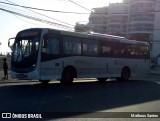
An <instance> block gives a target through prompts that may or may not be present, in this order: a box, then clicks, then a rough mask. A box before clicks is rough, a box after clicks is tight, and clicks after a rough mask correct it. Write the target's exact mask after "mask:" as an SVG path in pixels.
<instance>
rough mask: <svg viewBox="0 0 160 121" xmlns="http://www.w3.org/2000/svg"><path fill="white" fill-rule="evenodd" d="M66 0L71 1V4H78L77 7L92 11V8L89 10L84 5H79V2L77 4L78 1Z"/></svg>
mask: <svg viewBox="0 0 160 121" xmlns="http://www.w3.org/2000/svg"><path fill="white" fill-rule="evenodd" d="M68 1H69V2H71V3H73V4H75V5H77V6H79V7H81V8H84V9H85V10H87V11H90V12H93V11H92V10H90V9H88V8H86V7H84V6H82V5H80V4H78V3H76V2H74V1H72V0H68Z"/></svg>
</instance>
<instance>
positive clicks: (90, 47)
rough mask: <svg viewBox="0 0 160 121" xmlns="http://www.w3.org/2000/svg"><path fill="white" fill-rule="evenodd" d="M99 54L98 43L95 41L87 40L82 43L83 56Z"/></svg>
mask: <svg viewBox="0 0 160 121" xmlns="http://www.w3.org/2000/svg"><path fill="white" fill-rule="evenodd" d="M98 53H99V50H98V41H96V40H87V41H86V42H83V54H84V55H90V56H97V55H98Z"/></svg>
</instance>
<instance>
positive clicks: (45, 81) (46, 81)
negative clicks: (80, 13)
mask: <svg viewBox="0 0 160 121" xmlns="http://www.w3.org/2000/svg"><path fill="white" fill-rule="evenodd" d="M39 81H40V82H41V83H42V84H48V82H49V81H50V80H39Z"/></svg>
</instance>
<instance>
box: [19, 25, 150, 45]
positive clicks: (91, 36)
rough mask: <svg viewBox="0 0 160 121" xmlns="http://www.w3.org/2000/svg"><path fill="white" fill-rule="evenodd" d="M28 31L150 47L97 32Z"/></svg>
mask: <svg viewBox="0 0 160 121" xmlns="http://www.w3.org/2000/svg"><path fill="white" fill-rule="evenodd" d="M26 30H48V32H49V33H54V34H61V35H67V36H74V37H80V38H87V39H95V40H105V39H106V38H108V40H110V41H115V42H124V43H132V44H141V45H149V43H148V42H143V41H137V40H130V39H127V38H125V37H122V36H116V35H110V34H100V33H96V32H71V31H65V30H58V29H52V28H30V29H26ZM22 31H25V30H22ZM22 31H21V32H22Z"/></svg>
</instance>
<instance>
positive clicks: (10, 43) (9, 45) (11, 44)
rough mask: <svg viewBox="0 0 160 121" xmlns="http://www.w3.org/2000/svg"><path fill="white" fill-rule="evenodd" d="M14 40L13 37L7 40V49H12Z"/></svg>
mask: <svg viewBox="0 0 160 121" xmlns="http://www.w3.org/2000/svg"><path fill="white" fill-rule="evenodd" d="M14 40H15V37H12V38H10V39H9V40H8V47H10V48H11V50H12V47H13V44H14Z"/></svg>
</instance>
